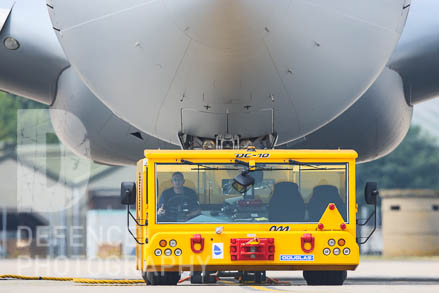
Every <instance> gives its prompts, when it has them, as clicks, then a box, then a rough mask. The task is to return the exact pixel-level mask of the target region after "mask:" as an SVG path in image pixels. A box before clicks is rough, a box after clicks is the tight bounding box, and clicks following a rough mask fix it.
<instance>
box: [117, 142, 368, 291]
mask: <svg viewBox="0 0 439 293" xmlns="http://www.w3.org/2000/svg"><path fill="white" fill-rule="evenodd" d="M356 157H357V154H356V152H355V151H351V150H256V149H254V148H248V149H245V150H202V151H201V150H175V151H174V150H146V151H145V158H144V159H142V160H140V161H139V162H138V164H137V176H136V178H137V181H136V182H135V183H134V182H124V183H122V186H121V200H122V203H123V204H126V205H127V210H128V215H127V217H128V224H129V222H130V217H131V219H132V220H134V222H135V223H136V231H135V232H131V233H132V235H133V237H134V238H135V239H136V241H137V269H138V270H140V271H141V272H142V275H143V277H144V279H145V281H146V282H147V283H148V284H152V285H175V284H177V282H178V281H179V280H180V276H181V273H182V272H184V271H190V272H191V276H192V277H191V281H192V283H209V282H215V281H216V279H217V276H219V275H221V274H230V272H234V274H235V276H239V278H241V280H248V279H251V280H253V281H256V282H263V281H264V280H265V277H266V276H265V272H266V271H269V270H302V271H304V278H305V280H306V281H307V283H308V284H310V285H319V284H322V285H326V284H328V285H329V284H333V285H341V284H343V282H344V280H345V279H346V271H347V270H355V268H356V267H357V266H358V263H359V246H358V243H357V238H356V214H357V205H356V196H355V191H356V189H355V159H356ZM367 192H368V193H369V197H368V199H369V201H368V202H372V201H373V199H374V197H376V195H377V190H376V184H375V185H373V184H372V185H370V186H369V187H368V190H367ZM130 205H135V210H136V212H135V214H133V213H131V209H130ZM130 231H131V230H130ZM225 272H227V273H225Z"/></svg>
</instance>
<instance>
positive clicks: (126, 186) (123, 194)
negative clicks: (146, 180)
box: [120, 182, 136, 205]
mask: <svg viewBox="0 0 439 293" xmlns="http://www.w3.org/2000/svg"><path fill="white" fill-rule="evenodd" d="M120 203H121V204H123V205H132V204H135V203H136V183H135V182H122V184H121V186H120Z"/></svg>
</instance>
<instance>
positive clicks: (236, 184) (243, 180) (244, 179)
mask: <svg viewBox="0 0 439 293" xmlns="http://www.w3.org/2000/svg"><path fill="white" fill-rule="evenodd" d="M254 183H255V178H253V177H252V176H250V175H248V174H247V173H241V174H239V175H237V176H235V178H233V183H232V187H233V188H234V189H235V190H236V191H238V192H239V193H245V192H247V190H249V189H250V187H251V186H252V185H253V184H254Z"/></svg>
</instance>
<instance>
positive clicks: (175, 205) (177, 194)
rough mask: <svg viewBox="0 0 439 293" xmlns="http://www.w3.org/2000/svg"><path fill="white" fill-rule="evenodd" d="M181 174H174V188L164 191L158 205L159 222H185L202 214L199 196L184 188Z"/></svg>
mask: <svg viewBox="0 0 439 293" xmlns="http://www.w3.org/2000/svg"><path fill="white" fill-rule="evenodd" d="M184 182H185V180H184V176H183V173H181V172H175V173H174V174H172V185H173V187H171V188H168V189H166V190H165V191H163V193H162V196H161V197H160V200H159V203H158V205H157V207H158V210H157V215H158V220H159V221H162V222H185V221H187V220H189V219H191V218H193V217H195V216H198V215H199V214H200V213H201V210H200V203H199V200H198V196H197V194H196V193H195V191H194V190H192V189H190V188H188V187H185V186H184Z"/></svg>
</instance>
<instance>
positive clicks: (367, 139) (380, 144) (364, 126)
mask: <svg viewBox="0 0 439 293" xmlns="http://www.w3.org/2000/svg"><path fill="white" fill-rule="evenodd" d="M412 113H413V108H412V107H411V106H409V105H408V104H407V102H406V98H405V96H404V89H403V83H402V80H401V77H400V76H399V74H398V73H396V72H394V71H392V70H390V69H388V68H386V69H385V70H384V71H383V73H381V75H380V77H379V78H378V79H377V81H376V82H375V83H374V84H373V85H372V87H371V88H370V89H369V90H368V91H367V92H366V93H365V94H364V95H363V96H362V97H361V98H360V99H359V100H358V101H357V102H356V103H355V104H354V105H352V107H350V108H349V109H348V110H347V111H346V112H344V113H343V114H342V115H340V116H339V117H338V118H337V119H335V120H334V121H332V122H331V123H329V124H327V125H325V126H324V127H322V128H321V129H319V130H317V131H315V132H313V133H311V134H310V135H307V136H306V137H303V138H301V139H298V140H296V141H294V142H291V143H288V144H284V145H280V146H278V147H279V148H310V149H318V148H328V149H338V148H341V149H354V150H356V151H357V152H358V161H359V162H364V161H370V160H374V159H378V158H380V157H383V156H385V155H387V154H388V153H390V152H391V151H392V150H394V149H395V148H396V147H397V146H398V145H399V144H400V143H401V141H402V140H403V139H404V137H405V135H406V134H407V131H408V129H409V127H410V122H411V118H412Z"/></svg>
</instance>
